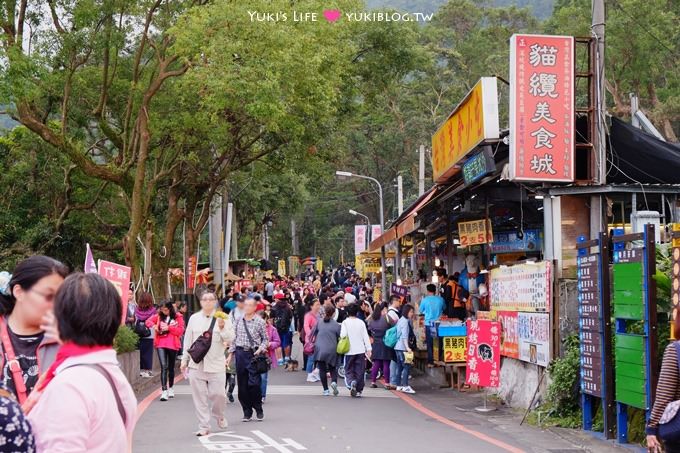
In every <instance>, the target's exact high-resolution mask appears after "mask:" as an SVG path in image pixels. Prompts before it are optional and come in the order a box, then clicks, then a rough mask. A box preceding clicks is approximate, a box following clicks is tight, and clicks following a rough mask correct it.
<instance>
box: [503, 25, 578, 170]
mask: <svg viewBox="0 0 680 453" xmlns="http://www.w3.org/2000/svg"><path fill="white" fill-rule="evenodd" d="M510 177H511V179H513V180H516V181H547V182H573V181H574V38H573V37H572V36H548V35H513V36H512V37H511V38H510Z"/></svg>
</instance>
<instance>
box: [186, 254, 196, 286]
mask: <svg viewBox="0 0 680 453" xmlns="http://www.w3.org/2000/svg"><path fill="white" fill-rule="evenodd" d="M186 269H187V274H186V275H185V276H184V278H185V279H186V285H187V291H188V292H192V291H193V290H194V287H195V286H196V255H191V256H190V257H188V258H187V267H186Z"/></svg>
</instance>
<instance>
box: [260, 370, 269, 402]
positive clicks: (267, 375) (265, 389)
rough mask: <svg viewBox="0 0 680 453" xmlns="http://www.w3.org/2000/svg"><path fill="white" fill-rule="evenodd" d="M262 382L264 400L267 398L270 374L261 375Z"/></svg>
mask: <svg viewBox="0 0 680 453" xmlns="http://www.w3.org/2000/svg"><path fill="white" fill-rule="evenodd" d="M260 377H261V380H262V382H261V383H260V389H261V391H262V398H265V397H266V396H267V383H268V382H269V372H267V373H262V374H261V375H260Z"/></svg>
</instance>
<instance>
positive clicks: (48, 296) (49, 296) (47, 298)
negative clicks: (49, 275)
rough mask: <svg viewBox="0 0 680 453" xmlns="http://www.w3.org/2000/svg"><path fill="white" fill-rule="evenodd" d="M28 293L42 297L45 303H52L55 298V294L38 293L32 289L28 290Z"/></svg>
mask: <svg viewBox="0 0 680 453" xmlns="http://www.w3.org/2000/svg"><path fill="white" fill-rule="evenodd" d="M28 291H29V292H33V293H36V294H38V295H39V296H42V297H43V299H45V301H47V302H54V298H55V296H56V294H55V293H52V294H45V293H43V292H40V291H38V290H35V289H33V288H31V289H29V290H28Z"/></svg>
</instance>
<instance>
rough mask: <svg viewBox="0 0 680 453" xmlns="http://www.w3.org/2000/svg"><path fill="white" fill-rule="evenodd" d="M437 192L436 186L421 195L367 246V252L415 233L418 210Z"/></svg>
mask: <svg viewBox="0 0 680 453" xmlns="http://www.w3.org/2000/svg"><path fill="white" fill-rule="evenodd" d="M437 192H438V186H434V187H432V188H431V189H430V190H428V191H427V192H425V193H424V194H422V195H421V196H420V197H419V198H418V199H417V200H416V201H414V202H413V204H412V205H411V206H409V207H408V208H407V209H406V210H405V211H404V212H403V213H402V214H401V215H400V216H399V218H398V219H397V221H396V222H395V224H394V226H393V227H392V228H390V229H389V230H387V231H385V234H383V235H381V236H378V237H377V238H375V239H374V240H373V241H372V242H371V243H370V244H369V246H368V250H369V251H371V252H375V251H378V250H380V248H381V247H383V246H384V245H387V244H388V243H390V242H392V241H396V240H397V239H399V238H402V237H404V236H406V235H407V234H409V233H412V232H413V231H415V229H416V228H417V225H416V216H417V215H418V210H419V209H420V208H421V207H423V206H424V205H425V204H427V202H428V201H430V200H431V199H432V198H433V197H434V196H435V194H437Z"/></svg>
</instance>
